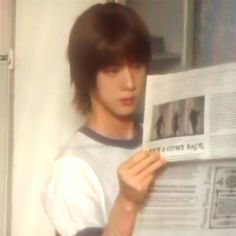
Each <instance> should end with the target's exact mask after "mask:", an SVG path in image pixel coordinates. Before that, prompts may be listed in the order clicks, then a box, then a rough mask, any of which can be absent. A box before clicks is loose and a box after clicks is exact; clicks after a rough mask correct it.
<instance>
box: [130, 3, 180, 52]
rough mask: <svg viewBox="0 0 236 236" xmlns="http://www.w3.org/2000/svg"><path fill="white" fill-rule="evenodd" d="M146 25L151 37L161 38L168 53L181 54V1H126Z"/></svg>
mask: <svg viewBox="0 0 236 236" xmlns="http://www.w3.org/2000/svg"><path fill="white" fill-rule="evenodd" d="M126 4H127V5H128V6H130V7H132V8H133V9H135V10H136V11H137V12H138V13H139V14H140V15H141V16H142V17H143V19H144V20H145V22H146V23H147V25H148V27H149V30H150V32H151V34H152V35H153V36H163V37H164V39H165V44H166V48H167V50H168V51H170V52H181V50H182V40H183V36H182V35H183V7H184V5H183V4H184V1H183V0H178V1H176V0H169V1H168V0H148V1H143V0H126Z"/></svg>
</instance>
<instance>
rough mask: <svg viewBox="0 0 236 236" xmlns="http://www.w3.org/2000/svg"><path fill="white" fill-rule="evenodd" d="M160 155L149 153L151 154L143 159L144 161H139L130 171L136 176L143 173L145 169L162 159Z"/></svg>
mask: <svg viewBox="0 0 236 236" xmlns="http://www.w3.org/2000/svg"><path fill="white" fill-rule="evenodd" d="M160 158H161V157H160V154H159V153H156V152H149V154H148V155H147V156H146V158H143V159H142V160H140V161H139V163H137V164H136V165H135V166H133V167H132V168H131V169H130V171H132V173H133V174H134V175H137V174H139V173H140V172H142V171H143V170H144V169H146V168H147V167H148V166H150V165H152V164H153V163H155V162H156V161H158V160H159V159H160Z"/></svg>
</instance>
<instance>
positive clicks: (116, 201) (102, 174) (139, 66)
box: [43, 3, 165, 236]
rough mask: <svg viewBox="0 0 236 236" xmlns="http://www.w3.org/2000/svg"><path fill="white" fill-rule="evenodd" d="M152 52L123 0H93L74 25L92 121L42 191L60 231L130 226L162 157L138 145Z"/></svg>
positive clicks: (79, 75)
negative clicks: (118, 0)
mask: <svg viewBox="0 0 236 236" xmlns="http://www.w3.org/2000/svg"><path fill="white" fill-rule="evenodd" d="M150 55H151V49H150V39H149V34H148V31H147V29H146V27H145V25H144V23H143V22H142V21H141V20H140V18H139V17H138V16H137V14H136V13H134V12H133V11H132V10H130V9H129V8H127V7H125V6H122V5H119V4H115V3H107V4H97V5H95V6H92V7H91V8H90V9H88V10H87V11H86V12H84V13H83V14H82V15H81V16H79V17H78V19H77V20H76V22H75V24H74V26H73V28H72V30H71V35H70V39H69V46H68V58H69V64H70V72H71V80H72V83H73V84H74V86H75V91H76V93H75V103H76V104H77V105H78V108H79V109H80V111H82V112H83V113H84V114H86V115H87V122H86V123H85V125H84V126H83V127H81V128H80V130H79V131H78V132H77V134H76V136H75V137H74V138H73V140H71V142H70V143H69V145H68V146H67V148H66V150H65V151H64V153H63V154H62V156H61V157H60V158H59V159H57V160H56V161H55V164H54V168H53V171H52V174H51V176H50V179H49V181H48V183H47V186H46V188H45V190H44V194H43V200H44V206H45V208H46V211H47V213H48V215H49V217H50V219H51V220H52V222H53V224H54V225H55V228H56V230H57V231H58V232H59V234H61V235H62V236H72V235H103V236H113V235H114V236H119V235H121V236H131V235H132V234H133V229H134V226H135V221H136V217H137V214H138V211H139V208H140V207H141V205H142V202H143V201H144V199H145V196H146V194H147V192H148V189H149V187H150V185H151V184H152V182H153V180H154V179H155V176H156V174H157V172H158V170H159V169H160V168H161V167H162V166H163V165H164V163H165V160H164V159H163V158H161V157H160V155H159V154H158V153H155V152H150V151H148V150H138V148H139V147H140V144H141V127H140V125H139V124H138V123H137V122H136V121H135V116H134V112H135V110H136V108H137V105H138V103H139V100H140V97H141V95H142V92H143V89H144V86H145V77H146V72H147V67H148V63H149V61H150ZM116 173H117V174H116Z"/></svg>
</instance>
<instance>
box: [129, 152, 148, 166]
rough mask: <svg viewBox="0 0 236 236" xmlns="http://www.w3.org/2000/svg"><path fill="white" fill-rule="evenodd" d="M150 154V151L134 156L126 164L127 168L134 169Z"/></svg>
mask: <svg viewBox="0 0 236 236" xmlns="http://www.w3.org/2000/svg"><path fill="white" fill-rule="evenodd" d="M149 154H150V150H148V149H147V150H141V151H139V152H138V153H136V154H135V155H134V156H132V157H131V158H130V159H129V160H127V161H126V162H125V165H126V168H127V169H130V168H133V167H134V166H135V165H137V164H139V162H140V161H142V160H143V159H145V158H146V157H147V156H148V155H149Z"/></svg>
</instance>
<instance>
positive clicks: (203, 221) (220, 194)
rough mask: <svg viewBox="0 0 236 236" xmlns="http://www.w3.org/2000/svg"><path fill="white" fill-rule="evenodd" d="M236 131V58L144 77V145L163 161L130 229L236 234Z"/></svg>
mask: <svg viewBox="0 0 236 236" xmlns="http://www.w3.org/2000/svg"><path fill="white" fill-rule="evenodd" d="M235 131H236V64H229V65H223V66H217V67H211V68H205V69H199V70H192V71H189V72H183V73H177V74H170V75H164V76H150V77H149V78H148V82H147V90H146V107H145V120H144V138H143V144H144V145H145V146H146V147H147V146H148V147H150V148H153V149H158V150H160V151H161V152H163V153H164V154H163V155H165V156H166V158H167V159H168V161H169V163H168V164H167V166H166V168H165V169H164V170H163V171H162V172H161V173H159V174H158V176H157V178H156V180H155V182H154V184H153V186H152V187H151V189H150V192H149V194H148V196H147V199H146V201H145V203H144V205H143V208H142V209H141V211H140V214H139V216H138V219H137V224H136V228H135V233H134V235H135V236H136V235H137V236H140V235H141V236H144V235H149V236H156V235H160V236H176V235H181V236H199V235H201V236H222V235H227V236H234V235H236V158H235V156H236V135H235V134H236V132H235ZM180 160H181V161H180ZM182 160H185V161H182ZM203 160H204V161H203Z"/></svg>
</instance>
